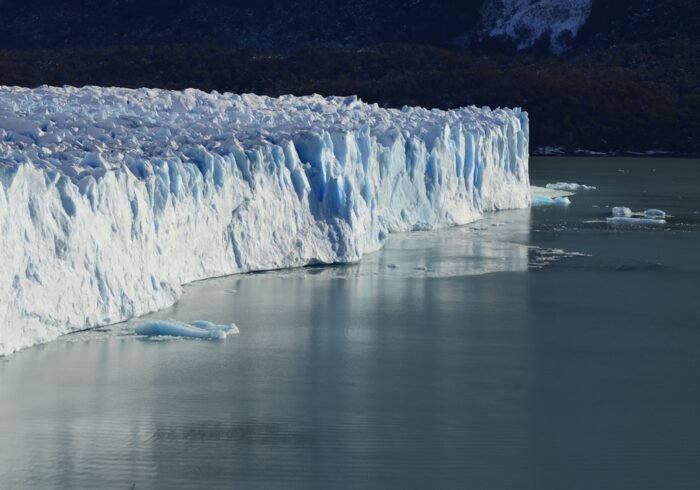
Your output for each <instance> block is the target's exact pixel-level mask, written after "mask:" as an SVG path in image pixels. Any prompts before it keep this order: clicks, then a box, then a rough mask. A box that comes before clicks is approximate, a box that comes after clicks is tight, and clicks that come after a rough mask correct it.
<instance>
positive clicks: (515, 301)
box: [0, 158, 700, 490]
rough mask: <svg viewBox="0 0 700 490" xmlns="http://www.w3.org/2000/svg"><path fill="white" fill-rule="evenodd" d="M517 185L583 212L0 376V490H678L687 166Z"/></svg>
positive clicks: (619, 168) (516, 222)
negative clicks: (550, 192) (631, 212)
mask: <svg viewBox="0 0 700 490" xmlns="http://www.w3.org/2000/svg"><path fill="white" fill-rule="evenodd" d="M531 166H532V169H531V173H532V181H533V184H536V185H544V184H545V183H547V182H555V181H560V180H563V181H573V182H579V183H584V184H592V185H596V186H597V187H598V190H597V191H593V192H586V193H580V194H578V195H576V196H575V197H574V198H573V199H572V200H573V204H572V206H571V207H569V208H568V209H561V208H548V209H544V208H538V209H533V210H522V211H514V212H504V213H498V214H495V215H493V216H490V217H489V218H488V219H486V220H484V221H481V222H479V223H475V224H473V225H471V226H468V227H462V228H456V229H451V230H444V231H440V232H437V233H415V234H408V235H402V236H392V237H391V239H390V240H389V243H388V244H387V247H386V249H385V250H383V251H381V252H379V253H376V254H372V255H370V256H367V257H366V260H365V261H363V262H362V263H361V264H359V265H354V266H347V267H336V268H318V269H300V270H291V271H280V272H271V273H264V274H251V275H245V276H234V277H229V278H224V279H217V280H212V281H205V282H201V283H197V284H193V285H191V286H188V287H187V292H186V294H185V296H184V297H183V298H182V300H181V301H180V302H179V303H178V304H177V305H175V306H174V307H173V308H171V309H169V310H167V311H164V312H161V313H159V314H156V315H152V317H155V318H176V319H181V320H193V319H206V320H211V321H214V322H217V323H230V322H235V323H237V324H238V326H239V328H240V331H241V333H240V335H238V336H234V337H229V339H227V340H226V341H224V342H210V341H196V340H191V341H184V340H180V341H154V340H147V339H144V338H139V337H137V336H135V335H133V334H132V333H131V331H130V327H126V326H115V327H112V328H108V329H102V330H101V331H93V332H89V333H83V334H76V335H70V336H66V337H64V338H62V339H60V340H59V341H56V342H52V343H50V344H47V345H44V346H40V347H37V348H33V349H28V350H25V351H22V352H20V353H18V354H16V355H14V356H11V357H9V358H5V359H2V360H0V487H2V488H8V489H14V488H125V489H128V488H231V487H233V488H253V487H258V488H475V489H520V488H523V489H538V490H541V489H550V488H551V489H607V488H610V489H620V488H630V489H643V488H653V489H671V488H673V489H685V488H688V489H696V488H700V355H699V354H700V259H699V258H698V254H699V253H700V233H699V232H700V214H699V213H700V161H693V160H661V159H654V160H635V159H604V158H602V159H533V161H532V164H531ZM614 205H626V206H629V207H631V208H633V209H635V210H643V209H646V208H650V207H658V208H661V209H664V210H666V211H667V212H669V213H671V214H672V215H673V216H674V218H673V219H672V220H671V221H670V222H669V224H668V225H667V226H663V227H657V228H614V227H610V226H608V225H607V224H606V223H605V217H606V216H608V215H609V213H610V209H609V206H614Z"/></svg>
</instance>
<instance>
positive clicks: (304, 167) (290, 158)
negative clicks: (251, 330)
mask: <svg viewBox="0 0 700 490" xmlns="http://www.w3.org/2000/svg"><path fill="white" fill-rule="evenodd" d="M528 204H529V183H528V120H527V114H526V113H524V112H521V111H520V110H517V109H516V110H507V109H498V110H493V111H492V110H490V109H477V108H465V109H459V110H453V111H448V112H445V111H438V110H433V111H429V110H425V109H421V108H404V109H403V110H394V109H380V108H379V107H377V106H376V105H368V104H365V103H363V102H361V101H359V100H357V99H356V98H355V97H349V98H338V97H331V98H323V97H321V96H310V97H300V98H297V97H292V96H285V97H280V98H269V97H259V96H255V95H232V94H218V93H216V92H214V93H211V94H208V93H204V92H200V91H197V90H185V91H183V92H171V91H164V90H147V89H140V90H127V89H116V88H97V87H86V88H81V89H77V88H70V87H66V88H53V87H41V88H38V89H33V90H30V89H23V88H17V87H12V88H11V87H0V355H2V354H8V353H11V352H13V351H15V350H17V349H20V348H22V347H26V346H30V345H33V344H36V343H39V342H43V341H47V340H50V339H53V338H55V337H57V336H59V335H61V334H64V333H67V332H70V331H74V330H76V329H81V328H87V327H91V326H97V325H102V324H107V323H111V322H117V321H120V320H125V319H128V318H131V317H134V316H136V315H140V314H143V313H146V312H149V311H153V310H157V309H160V308H163V307H166V306H168V305H170V304H172V303H173V302H174V301H175V300H176V299H177V297H178V295H179V294H180V291H181V285H182V284H185V283H188V282H191V281H194V280H198V279H203V278H207V277H212V276H221V275H226V274H232V273H237V272H245V271H252V270H262V269H273V268H281V267H290V266H303V265H306V264H311V263H334V262H352V261H357V260H359V259H360V258H361V257H362V255H363V254H364V253H367V252H371V251H374V250H377V249H378V248H380V247H381V245H382V243H383V242H384V240H385V239H386V237H387V234H389V233H392V232H401V231H406V230H412V229H428V228H434V227H439V226H448V225H454V224H462V223H467V222H469V221H472V220H475V219H478V218H479V217H480V216H481V214H482V213H484V212H486V211H492V210H497V209H504V208H516V207H524V206H527V205H528Z"/></svg>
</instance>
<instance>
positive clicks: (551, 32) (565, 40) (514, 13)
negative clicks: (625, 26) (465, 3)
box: [481, 0, 592, 54]
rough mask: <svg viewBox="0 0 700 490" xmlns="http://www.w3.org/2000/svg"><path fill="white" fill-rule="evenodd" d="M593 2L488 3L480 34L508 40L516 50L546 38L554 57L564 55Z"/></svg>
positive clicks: (508, 0)
mask: <svg viewBox="0 0 700 490" xmlns="http://www.w3.org/2000/svg"><path fill="white" fill-rule="evenodd" d="M591 3H592V0H487V1H486V3H485V4H484V7H483V9H482V29H481V34H482V36H483V37H485V38H507V39H510V40H511V41H512V42H514V43H515V45H516V47H517V48H518V49H527V48H530V47H532V46H533V45H534V44H535V43H536V42H537V41H539V40H540V39H542V38H546V39H547V41H548V43H549V48H550V50H551V51H552V52H553V53H555V54H560V53H562V52H564V51H565V50H566V49H567V48H568V47H569V45H570V43H571V41H572V40H573V39H574V38H575V37H576V35H577V34H578V31H579V29H580V28H581V27H582V26H583V25H584V24H585V23H586V21H587V20H588V17H589V16H590V13H591Z"/></svg>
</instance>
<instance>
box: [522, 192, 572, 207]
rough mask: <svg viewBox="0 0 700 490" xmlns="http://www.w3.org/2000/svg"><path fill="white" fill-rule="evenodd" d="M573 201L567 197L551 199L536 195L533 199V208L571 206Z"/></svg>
mask: <svg viewBox="0 0 700 490" xmlns="http://www.w3.org/2000/svg"><path fill="white" fill-rule="evenodd" d="M570 204H571V200H570V199H569V198H568V197H566V196H559V197H550V196H542V195H539V194H536V195H534V196H533V197H532V206H534V207H537V206H564V207H565V206H569V205H570Z"/></svg>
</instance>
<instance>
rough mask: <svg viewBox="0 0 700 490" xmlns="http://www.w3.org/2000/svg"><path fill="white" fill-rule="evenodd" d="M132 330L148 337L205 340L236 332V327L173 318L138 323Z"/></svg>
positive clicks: (220, 338)
mask: <svg viewBox="0 0 700 490" xmlns="http://www.w3.org/2000/svg"><path fill="white" fill-rule="evenodd" d="M134 331H135V332H136V333H137V334H138V335H145V336H148V337H187V338H195V339H207V340H223V339H225V338H226V337H227V336H228V335H231V334H237V333H238V327H237V326H236V325H234V324H231V325H216V324H214V323H211V322H207V321H204V320H196V321H193V322H190V323H184V322H178V321H175V320H154V321H147V322H143V323H140V324H139V325H137V326H136V328H135V329H134Z"/></svg>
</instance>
